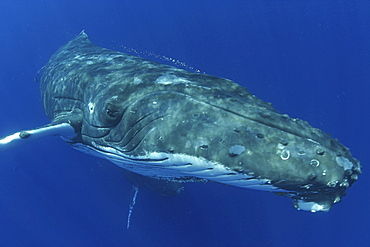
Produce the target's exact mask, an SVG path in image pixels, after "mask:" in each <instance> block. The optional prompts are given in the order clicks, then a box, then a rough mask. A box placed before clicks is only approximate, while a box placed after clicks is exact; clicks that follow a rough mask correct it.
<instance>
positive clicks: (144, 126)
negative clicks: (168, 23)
mask: <svg viewBox="0 0 370 247" xmlns="http://www.w3.org/2000/svg"><path fill="white" fill-rule="evenodd" d="M39 83H40V90H41V95H42V101H43V106H44V109H45V112H46V114H47V116H48V117H49V118H50V120H51V123H50V124H47V125H44V126H42V127H39V128H35V129H30V130H24V131H19V132H17V133H14V134H11V135H8V136H6V137H4V138H2V139H0V151H3V150H6V149H8V148H11V147H14V146H17V145H22V144H24V143H28V142H30V141H32V140H35V139H38V138H42V137H45V136H55V135H57V136H60V137H62V138H63V139H64V140H65V141H66V142H67V143H68V144H69V145H71V146H72V147H73V148H75V149H78V150H80V151H82V152H85V153H87V154H90V155H95V156H97V157H101V158H104V159H107V160H109V161H111V162H113V163H114V164H116V165H118V166H120V167H121V168H123V171H125V174H126V175H127V177H128V178H129V180H130V181H131V182H132V183H133V184H134V186H136V188H138V187H141V186H149V187H152V188H153V189H155V190H157V191H159V192H160V193H161V194H164V195H177V194H178V193H179V192H180V191H181V189H182V185H183V183H185V182H197V181H214V182H217V183H222V184H226V185H232V186H237V187H242V188H248V189H256V190H262V191H269V192H273V193H275V194H277V195H281V196H285V197H288V198H291V199H292V200H293V205H294V207H295V208H297V209H300V210H306V211H311V212H318V211H322V212H326V211H328V210H329V209H330V208H331V207H332V205H333V204H335V203H338V202H339V201H341V198H342V197H343V196H344V195H345V194H346V191H347V189H348V188H349V187H350V186H352V184H353V183H354V182H355V181H356V180H357V179H358V176H359V174H360V173H361V166H360V163H359V161H358V160H356V159H355V158H353V157H352V155H351V153H350V151H349V149H348V148H346V147H345V146H344V145H342V144H341V143H340V142H339V141H338V140H337V139H334V138H332V137H331V136H330V135H329V134H326V133H324V132H323V131H321V130H319V129H316V128H314V127H312V126H311V125H309V124H308V123H307V122H305V121H303V120H300V119H295V118H290V117H289V116H288V115H286V114H282V113H280V112H279V111H277V110H275V109H274V108H273V107H272V105H271V104H270V103H266V102H264V101H262V100H260V99H259V98H257V97H256V96H254V95H253V94H251V93H250V92H249V91H247V89H246V88H244V87H242V86H240V85H238V84H237V83H235V82H233V81H231V80H228V79H223V78H219V77H215V76H211V75H206V74H201V73H191V72H188V71H185V70H182V69H179V68H176V67H172V66H168V65H164V64H161V63H157V62H153V61H150V60H147V59H143V58H139V57H136V56H132V55H128V54H125V53H121V52H117V51H113V50H110V49H105V48H101V47H98V46H95V45H94V44H92V43H91V42H90V40H89V39H88V36H87V34H86V33H85V32H84V31H82V32H81V33H80V34H79V35H78V36H77V37H75V38H74V39H72V40H71V41H70V42H69V43H67V44H66V45H64V46H62V47H61V48H60V49H59V50H58V51H57V52H56V53H55V54H54V55H53V56H52V57H51V59H50V60H49V62H48V63H47V64H46V65H45V66H44V67H43V69H42V74H41V78H40V80H39ZM136 194H137V190H135V195H134V198H135V197H136ZM133 204H134V201H133V203H132V204H131V206H133ZM131 209H132V208H131ZM130 213H131V212H130Z"/></svg>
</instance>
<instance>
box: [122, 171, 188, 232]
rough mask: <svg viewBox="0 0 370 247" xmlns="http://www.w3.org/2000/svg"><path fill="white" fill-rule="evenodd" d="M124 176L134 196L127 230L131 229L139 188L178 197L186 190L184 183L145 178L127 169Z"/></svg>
mask: <svg viewBox="0 0 370 247" xmlns="http://www.w3.org/2000/svg"><path fill="white" fill-rule="evenodd" d="M123 174H124V175H125V177H126V178H127V180H128V181H129V182H130V183H131V184H132V185H133V195H132V197H131V203H130V207H129V211H128V216H127V229H129V228H130V219H131V214H132V211H133V209H134V205H135V203H136V197H137V194H138V192H139V188H142V187H148V188H149V189H151V190H153V191H155V192H157V193H158V194H160V195H161V196H177V195H178V194H180V192H181V191H182V190H183V189H184V186H183V184H182V183H178V182H171V181H167V180H162V179H155V178H150V177H145V176H143V175H140V174H137V173H134V172H130V171H128V170H126V169H123Z"/></svg>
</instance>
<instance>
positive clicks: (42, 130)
mask: <svg viewBox="0 0 370 247" xmlns="http://www.w3.org/2000/svg"><path fill="white" fill-rule="evenodd" d="M56 135H59V136H63V137H65V138H73V137H74V136H76V132H75V129H74V128H73V127H72V125H70V124H69V123H59V124H47V125H44V126H41V127H39V128H35V129H29V130H23V131H19V132H16V133H14V134H11V135H8V136H5V137H3V138H1V139H0V152H1V151H4V150H7V149H10V148H14V147H17V146H21V145H23V144H26V143H30V142H32V141H34V140H37V139H40V138H43V137H47V136H56Z"/></svg>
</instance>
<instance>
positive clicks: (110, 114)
mask: <svg viewBox="0 0 370 247" xmlns="http://www.w3.org/2000/svg"><path fill="white" fill-rule="evenodd" d="M121 117H122V112H121V111H120V109H119V108H118V107H117V106H115V105H114V104H112V103H107V104H106V105H105V107H104V112H103V119H104V122H105V123H106V124H108V125H116V124H118V122H119V121H120V120H121Z"/></svg>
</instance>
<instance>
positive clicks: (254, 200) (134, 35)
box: [0, 0, 370, 246]
mask: <svg viewBox="0 0 370 247" xmlns="http://www.w3.org/2000/svg"><path fill="white" fill-rule="evenodd" d="M369 13H370V1H355V0H352V1H324V0H319V1H314V0H312V1H278V0H271V1H267V0H266V1H231V0H228V1H214V0H213V1H200V0H187V1H174V0H171V1H167V0H166V1H163V0H162V1H149V0H148V1H140V0H136V1H118V0H117V1H110V0H105V1H96V0H95V1H78V0H74V1H40V0H38V1H37V0H35V1H14V0H12V1H10V0H4V1H1V3H0V120H1V122H0V126H1V128H0V136H2V135H6V134H9V133H11V132H13V131H17V130H20V129H27V128H33V127H36V126H40V125H43V124H46V123H48V121H49V120H48V119H47V118H46V116H45V114H44V112H43V108H42V103H41V100H40V94H39V90H38V84H37V83H36V82H34V80H33V78H34V76H35V74H36V72H37V71H38V70H39V69H40V68H41V67H42V66H43V65H44V64H45V63H46V62H47V61H48V59H49V58H50V56H51V55H52V54H53V53H54V52H55V51H56V50H57V49H58V48H59V47H60V46H61V45H63V44H65V43H66V42H67V41H69V40H70V39H72V38H73V37H74V36H75V35H77V34H78V33H79V32H80V31H81V30H83V29H84V30H85V31H86V32H87V33H88V35H89V37H90V39H91V40H92V41H93V42H94V43H95V44H97V45H100V46H103V47H107V48H112V49H116V50H120V51H125V50H126V49H125V47H129V48H133V49H136V50H137V51H139V52H141V53H146V52H152V53H154V54H157V55H164V56H166V57H173V58H175V59H179V60H180V61H182V62H185V63H186V64H188V65H190V66H192V67H194V68H197V69H200V70H201V71H202V72H205V73H207V74H212V75H216V76H221V77H225V78H229V79H232V80H234V81H236V82H237V83H239V84H241V85H243V86H245V87H247V88H248V89H249V91H251V92H252V93H254V94H256V95H257V96H258V97H260V98H261V99H263V100H266V101H269V102H272V103H273V105H274V106H275V107H276V108H277V109H278V110H280V111H281V112H284V113H288V114H289V115H290V116H292V117H298V118H302V119H304V120H307V121H309V122H310V123H311V124H312V125H313V126H315V127H318V128H321V129H323V130H325V131H326V132H329V133H331V134H332V135H333V136H334V137H336V138H338V139H339V140H340V141H341V142H342V143H344V144H345V145H346V146H348V147H349V148H351V151H352V153H353V155H354V156H355V157H356V158H357V159H359V160H360V161H361V162H362V164H363V172H364V174H363V175H362V176H361V177H360V179H359V181H358V182H357V183H355V184H354V186H353V187H352V188H350V189H349V191H348V192H349V193H348V195H347V196H346V197H344V198H343V201H342V202H341V203H339V204H338V205H335V206H334V207H333V208H332V210H331V211H330V212H329V213H316V214H312V213H307V212H302V211H297V210H295V209H294V208H293V207H292V206H291V202H290V200H289V199H287V198H283V197H278V196H275V195H273V194H270V193H265V192H260V191H252V190H243V189H239V188H233V187H230V186H224V185H219V184H214V183H207V184H188V185H187V186H186V190H185V191H184V192H183V193H182V194H181V195H180V196H178V197H176V198H162V197H160V196H158V195H156V194H154V193H152V192H151V191H149V190H141V191H140V192H139V196H138V199H137V204H136V206H135V209H134V213H133V216H132V222H131V228H130V229H129V230H126V228H125V227H126V217H127V211H128V205H129V202H130V197H131V194H132V187H131V185H130V184H129V183H128V182H127V181H126V180H125V179H124V177H123V174H122V173H121V172H120V171H121V170H120V168H118V167H116V166H115V165H113V164H110V163H107V162H103V161H101V160H98V159H96V158H94V157H90V156H87V155H85V154H82V153H79V152H78V151H75V150H73V149H72V148H70V147H69V146H68V145H66V144H65V143H64V142H63V141H62V140H60V139H59V138H52V137H51V138H47V139H44V140H41V141H38V142H35V143H33V144H30V145H28V146H24V147H20V148H17V149H14V150H9V151H7V152H5V153H1V154H0V165H1V167H0V170H1V172H0V246H366V245H369V243H370V234H369V232H370V223H369V222H370V217H369V215H370V214H369V208H370V207H369V203H370V199H369V194H370V193H369V189H370V186H369V179H370V175H369V169H368V164H369V160H370V158H369V148H370V145H369V139H370V134H369V126H370V97H369V95H370V80H369V78H370V69H369V68H370V67H369V66H370V15H369ZM147 58H150V57H147Z"/></svg>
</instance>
